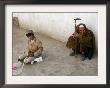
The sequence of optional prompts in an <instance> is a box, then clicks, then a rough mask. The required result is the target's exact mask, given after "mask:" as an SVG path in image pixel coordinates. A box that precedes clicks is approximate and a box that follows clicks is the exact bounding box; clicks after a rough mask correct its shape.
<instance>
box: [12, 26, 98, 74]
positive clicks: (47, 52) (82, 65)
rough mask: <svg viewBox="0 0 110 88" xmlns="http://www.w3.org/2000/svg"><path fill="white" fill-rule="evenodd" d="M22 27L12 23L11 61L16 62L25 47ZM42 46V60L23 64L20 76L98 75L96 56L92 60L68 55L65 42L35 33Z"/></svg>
mask: <svg viewBox="0 0 110 88" xmlns="http://www.w3.org/2000/svg"><path fill="white" fill-rule="evenodd" d="M25 31H26V30H24V29H19V27H18V26H16V25H13V63H15V62H17V58H18V56H19V55H21V54H23V52H24V50H25V48H26V40H27V39H26V36H25ZM36 35H37V36H38V38H39V39H40V40H41V41H42V43H43V46H44V51H43V58H44V61H43V62H40V63H35V64H33V65H31V64H27V65H25V66H24V69H23V72H22V73H21V74H20V76H96V75H98V57H97V55H94V57H93V59H92V60H88V59H87V60H85V61H81V60H80V58H81V57H80V56H78V57H74V56H69V53H70V52H71V50H69V49H67V48H66V46H65V45H66V43H63V42H60V41H57V40H54V39H52V38H50V37H47V36H45V35H42V34H36Z"/></svg>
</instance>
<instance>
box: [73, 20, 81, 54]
mask: <svg viewBox="0 0 110 88" xmlns="http://www.w3.org/2000/svg"><path fill="white" fill-rule="evenodd" d="M77 20H81V19H80V18H76V19H74V21H75V32H76V21H77ZM77 41H78V39H77V38H76V39H75V56H76V54H77Z"/></svg>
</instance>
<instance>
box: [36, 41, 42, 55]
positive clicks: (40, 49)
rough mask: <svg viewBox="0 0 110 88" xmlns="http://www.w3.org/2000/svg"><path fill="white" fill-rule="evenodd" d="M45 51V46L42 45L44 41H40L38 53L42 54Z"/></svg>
mask: <svg viewBox="0 0 110 88" xmlns="http://www.w3.org/2000/svg"><path fill="white" fill-rule="evenodd" d="M42 51H43V46H42V42H41V41H38V50H37V54H38V55H40V54H42Z"/></svg>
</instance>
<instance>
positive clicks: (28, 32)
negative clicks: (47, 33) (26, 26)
mask: <svg viewBox="0 0 110 88" xmlns="http://www.w3.org/2000/svg"><path fill="white" fill-rule="evenodd" d="M26 34H34V32H33V31H32V30H28V31H27V32H26Z"/></svg>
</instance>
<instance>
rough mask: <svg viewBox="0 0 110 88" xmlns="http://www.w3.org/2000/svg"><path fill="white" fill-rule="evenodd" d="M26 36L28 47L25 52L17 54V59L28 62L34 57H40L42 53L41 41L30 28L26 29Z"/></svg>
mask: <svg viewBox="0 0 110 88" xmlns="http://www.w3.org/2000/svg"><path fill="white" fill-rule="evenodd" d="M26 36H27V38H28V43H27V44H28V47H27V51H26V53H24V54H23V55H21V56H19V59H18V61H24V63H30V62H31V61H34V59H35V58H36V57H40V56H41V55H42V51H43V46H42V42H41V41H40V40H38V39H37V38H36V37H35V36H34V33H33V31H32V30H28V31H27V33H26Z"/></svg>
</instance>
